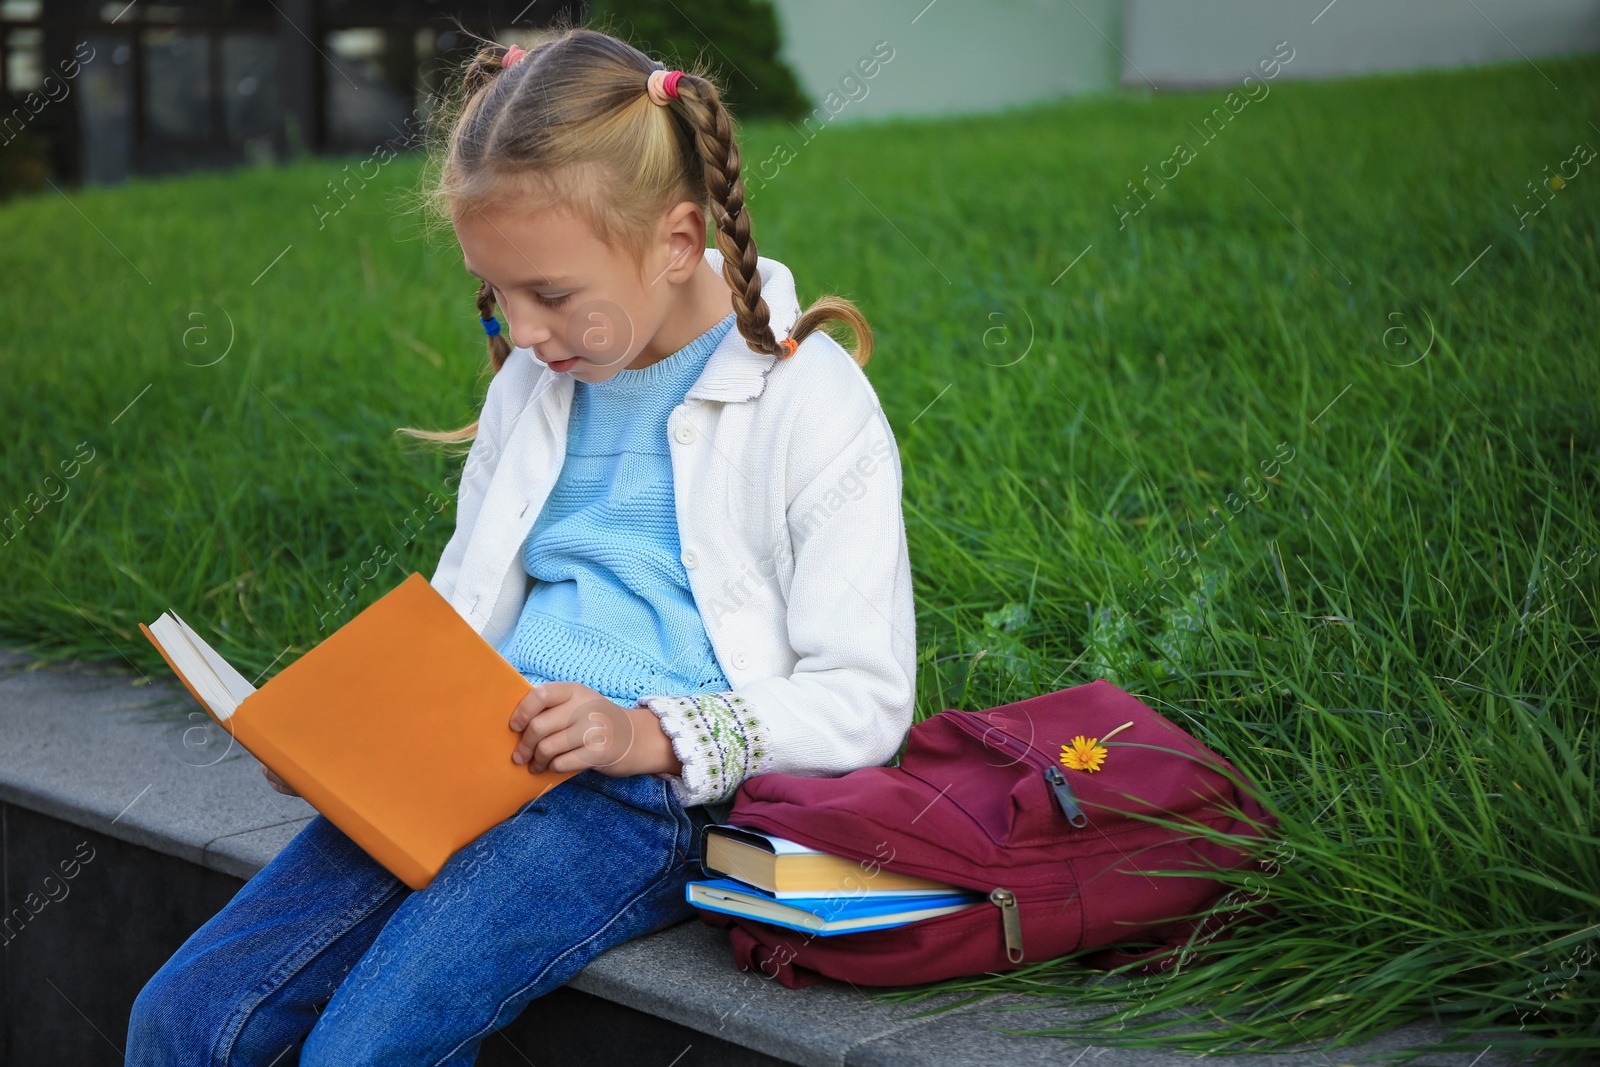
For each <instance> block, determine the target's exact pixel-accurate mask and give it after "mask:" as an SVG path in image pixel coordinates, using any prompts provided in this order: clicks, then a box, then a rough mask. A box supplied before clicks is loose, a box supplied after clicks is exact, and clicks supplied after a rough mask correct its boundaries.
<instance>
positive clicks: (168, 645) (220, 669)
mask: <svg viewBox="0 0 1600 1067" xmlns="http://www.w3.org/2000/svg"><path fill="white" fill-rule="evenodd" d="M150 633H151V634H152V635H153V636H154V637H155V638H156V640H158V641H160V642H161V647H162V649H163V650H164V651H165V652H166V653H167V655H168V656H169V657H171V659H172V661H173V663H174V665H176V666H177V667H178V669H179V670H181V671H182V672H183V676H184V677H185V678H186V679H188V681H189V684H190V685H192V686H193V687H194V688H195V690H196V692H197V693H198V694H199V695H200V697H201V698H202V699H203V700H204V702H205V704H206V707H207V708H209V709H210V710H211V714H212V715H214V716H216V718H217V719H218V720H226V719H227V718H228V717H229V716H231V715H232V714H233V713H234V711H235V710H237V708H238V707H239V705H240V704H241V703H242V702H243V701H244V698H245V697H247V696H249V695H250V694H251V693H253V692H255V687H254V686H252V685H251V684H250V683H249V682H247V681H246V680H245V679H244V676H243V675H241V674H240V673H239V672H238V671H236V670H234V669H233V665H232V664H230V663H229V662H228V661H227V660H225V659H223V658H222V657H221V656H220V655H218V654H217V652H216V650H215V649H213V648H212V647H211V646H210V645H209V644H207V643H206V641H205V639H204V638H203V637H201V636H200V635H199V634H197V633H195V632H194V630H193V629H191V628H190V627H189V625H188V624H187V623H185V622H184V621H183V620H182V619H180V618H178V617H177V616H176V615H174V614H172V613H171V612H165V611H164V612H162V613H161V617H160V618H158V619H157V620H156V621H155V622H153V623H151V624H150Z"/></svg>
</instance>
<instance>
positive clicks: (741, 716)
mask: <svg viewBox="0 0 1600 1067" xmlns="http://www.w3.org/2000/svg"><path fill="white" fill-rule="evenodd" d="M639 703H640V704H644V705H646V706H648V707H649V708H650V710H651V711H652V712H654V713H655V714H656V717H657V718H659V719H660V720H661V729H662V731H663V732H664V733H665V734H666V735H667V737H668V738H670V739H671V741H672V749H673V752H674V754H675V755H676V756H677V757H678V761H679V762H680V763H682V764H683V773H682V774H681V775H677V776H674V775H667V774H662V775H658V777H664V778H666V779H667V780H668V781H669V782H670V783H671V786H672V790H673V792H674V793H676V794H677V797H678V802H679V803H680V804H682V805H683V806H684V807H690V806H692V805H695V804H712V803H716V802H717V801H721V800H726V799H727V798H728V797H731V796H732V795H733V793H734V791H735V790H737V789H738V788H739V784H740V783H741V782H743V781H744V780H745V779H746V778H753V777H754V776H756V775H758V774H764V773H766V771H767V769H768V767H769V765H770V763H769V759H768V750H769V743H768V739H767V734H766V728H765V727H764V726H763V724H762V723H761V720H760V719H759V718H757V716H756V713H755V709H754V708H752V707H751V706H750V705H749V704H747V703H746V702H745V699H744V698H743V697H739V696H734V695H733V694H732V693H728V692H724V693H702V694H696V695H692V696H675V697H666V696H649V697H640V698H639Z"/></svg>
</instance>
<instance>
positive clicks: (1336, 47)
mask: <svg viewBox="0 0 1600 1067" xmlns="http://www.w3.org/2000/svg"><path fill="white" fill-rule="evenodd" d="M1067 10H1068V11H1071V7H1070V6H1068V7H1067ZM1313 20H1314V21H1313ZM1123 34H1124V37H1123V40H1124V41H1125V42H1126V43H1125V44H1124V45H1123V50H1124V51H1125V52H1126V53H1127V59H1126V61H1124V62H1123V64H1122V82H1123V84H1124V85H1130V86H1136V85H1145V84H1146V83H1147V81H1148V82H1150V83H1153V84H1155V85H1157V86H1162V87H1168V86H1172V87H1178V86H1185V85H1220V84H1228V83H1237V82H1239V81H1241V80H1243V78H1244V75H1245V74H1246V73H1247V72H1248V71H1249V69H1250V68H1251V67H1253V66H1254V65H1255V63H1256V61H1257V60H1258V59H1260V58H1262V57H1264V56H1268V55H1270V54H1271V53H1272V50H1273V45H1275V44H1276V43H1277V42H1279V41H1288V42H1289V45H1290V47H1291V48H1293V50H1294V59H1293V61H1292V62H1290V63H1289V64H1288V65H1286V66H1284V67H1283V68H1282V76H1284V77H1289V78H1326V77H1334V76H1340V75H1355V74H1363V73H1368V72H1373V71H1386V70H1413V69H1417V68H1421V67H1448V66H1456V65H1458V64H1470V63H1488V62H1496V61H1500V60H1514V61H1518V62H1521V61H1523V57H1524V56H1526V57H1527V58H1528V60H1531V61H1533V62H1534V63H1535V64H1537V61H1538V58H1539V57H1540V56H1549V55H1555V54H1558V53H1562V52H1577V51H1591V50H1594V49H1597V48H1600V0H1334V3H1333V4H1332V6H1329V3H1328V0H1203V2H1201V0H1125V3H1124V6H1123ZM1519 50H1520V52H1519ZM1558 88H1559V86H1558Z"/></svg>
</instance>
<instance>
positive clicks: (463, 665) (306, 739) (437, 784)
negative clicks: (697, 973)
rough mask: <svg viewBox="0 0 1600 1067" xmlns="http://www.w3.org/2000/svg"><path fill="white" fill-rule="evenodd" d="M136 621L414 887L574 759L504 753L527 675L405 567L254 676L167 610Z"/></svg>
mask: <svg viewBox="0 0 1600 1067" xmlns="http://www.w3.org/2000/svg"><path fill="white" fill-rule="evenodd" d="M139 629H141V630H143V631H144V635H145V636H146V637H148V638H149V639H150V642H151V644H153V645H155V646H156V648H157V649H158V650H159V651H160V652H161V655H162V656H163V657H164V658H165V659H166V661H167V665H168V666H170V667H171V668H172V671H173V673H174V674H176V675H177V676H178V678H179V680H181V681H182V682H183V684H184V686H185V687H186V688H187V689H188V690H189V693H190V694H191V695H192V696H193V697H194V698H195V700H196V701H197V702H199V704H200V706H201V707H203V708H205V709H206V711H207V712H208V713H210V715H211V717H212V718H213V719H215V720H216V721H217V722H218V723H219V724H221V725H222V727H223V728H224V729H226V730H227V731H228V732H229V734H231V735H232V736H233V738H234V739H235V740H237V741H238V742H239V743H240V744H241V745H243V746H244V748H245V749H246V750H247V751H249V752H250V753H251V755H253V756H255V757H256V758H257V759H258V760H260V761H261V762H262V763H263V764H265V765H266V766H267V767H268V768H270V769H271V770H272V772H273V773H274V774H276V775H278V777H280V778H282V779H283V780H284V781H285V782H288V783H289V785H290V786H291V787H293V788H294V790H295V791H296V792H297V793H299V794H300V795H301V796H302V797H304V798H305V799H306V801H307V802H308V803H309V804H310V805H311V806H312V807H314V808H316V809H317V811H319V812H321V813H322V814H323V815H325V816H327V817H328V819H329V820H330V821H331V822H332V823H333V824H334V825H335V826H337V827H339V829H341V830H343V831H344V832H345V834H346V835H348V836H349V837H350V839H351V840H352V841H354V842H356V844H358V845H360V846H361V847H362V848H363V849H365V850H366V852H367V854H368V855H369V856H371V857H372V858H373V859H375V860H377V861H378V862H379V863H381V864H383V865H384V867H386V868H388V870H389V871H390V872H392V873H393V874H394V875H395V877H397V878H399V879H400V880H401V881H403V882H404V883H405V884H406V885H408V886H410V887H411V888H412V889H423V888H425V887H426V886H427V885H428V883H429V882H431V881H432V880H433V876H434V875H435V874H437V873H438V872H439V868H440V867H442V866H444V863H445V861H446V860H447V859H449V858H450V856H451V855H452V854H453V853H455V852H456V850H457V849H460V848H461V847H462V846H464V845H467V844H469V843H471V842H472V841H474V840H475V839H477V838H478V837H479V836H481V835H482V834H483V833H484V832H485V831H486V830H488V829H490V828H491V827H493V826H494V825H495V824H497V823H499V822H501V821H503V820H505V819H507V818H509V817H511V816H512V815H513V814H515V813H516V812H517V810H518V809H519V808H521V807H522V805H523V804H525V803H527V802H528V801H529V800H533V799H536V798H537V797H540V796H542V795H543V794H544V793H545V792H547V791H548V790H550V789H552V788H554V787H555V786H557V785H559V784H561V783H562V782H564V781H566V780H567V779H568V778H570V777H572V776H573V775H574V774H577V773H579V772H577V771H563V772H556V771H546V772H544V773H542V774H534V773H532V772H530V771H529V770H528V767H527V765H526V764H522V765H518V764H515V763H512V762H511V750H512V749H513V748H514V747H515V746H516V743H517V740H518V735H517V734H515V733H513V732H512V731H511V729H510V728H509V727H508V725H507V723H508V722H509V721H510V719H511V713H512V712H513V711H515V710H516V707H517V705H518V704H519V703H520V702H521V700H522V698H523V697H524V696H525V695H527V693H528V690H529V689H531V688H532V685H531V683H529V681H528V680H527V679H526V678H524V677H523V676H522V675H521V674H519V673H518V672H517V670H516V668H515V667H513V666H511V664H509V663H507V662H506V660H505V658H504V657H503V656H501V655H500V653H499V652H497V651H496V650H495V649H494V648H493V647H492V646H491V645H490V644H489V643H488V642H487V641H485V640H484V639H483V638H482V637H481V636H480V635H479V634H478V633H477V632H476V631H475V630H473V629H472V627H471V626H469V625H468V624H467V621H466V620H465V619H463V618H462V617H461V616H460V615H459V614H457V613H456V610H455V609H454V608H452V607H451V606H450V604H449V602H448V601H446V600H445V599H444V597H442V596H440V595H439V591H438V590H436V589H434V588H433V586H432V585H431V584H429V583H428V581H427V579H425V578H423V576H422V575H420V574H416V573H413V574H411V575H410V576H409V577H407V578H406V579H405V580H404V581H402V582H401V583H400V584H399V585H397V586H395V588H394V589H392V590H390V591H389V592H388V593H386V594H384V595H383V596H382V597H380V598H379V599H378V600H377V601H375V602H374V603H373V604H371V605H369V606H368V607H367V608H366V609H364V610H363V611H362V612H361V613H360V614H358V615H356V617H355V618H353V619H351V620H350V621H349V622H347V623H345V624H344V625H343V626H341V627H340V628H339V629H338V630H337V631H335V632H334V633H333V634H331V635H329V636H328V637H327V638H326V639H325V640H323V642H322V643H321V644H319V645H317V646H316V647H315V648H313V649H312V650H311V651H309V652H307V653H306V654H305V655H303V656H301V657H300V658H299V659H298V660H296V661H295V662H293V663H291V664H290V665H289V666H287V667H285V668H284V669H283V670H282V671H280V672H279V673H278V674H277V675H275V676H274V677H273V678H271V679H270V680H269V681H268V682H267V684H265V685H263V686H262V687H261V688H260V689H256V688H255V687H253V686H251V685H250V683H249V682H247V681H245V679H244V677H243V676H242V675H240V674H239V672H238V671H236V670H234V669H233V667H232V666H230V665H229V664H228V662H227V661H226V660H224V659H223V658H222V657H221V656H220V655H218V654H217V653H216V651H215V650H214V649H212V648H211V646H210V645H208V644H206V642H205V641H203V640H202V639H201V638H200V635H199V634H196V633H195V632H194V631H193V630H192V629H191V628H190V627H189V626H188V624H186V623H185V622H184V621H183V620H182V619H180V618H178V617H177V616H176V615H175V614H173V613H170V612H163V613H162V615H161V617H160V618H159V619H157V620H156V621H155V622H153V623H151V624H150V625H149V626H146V625H144V624H143V623H140V624H139Z"/></svg>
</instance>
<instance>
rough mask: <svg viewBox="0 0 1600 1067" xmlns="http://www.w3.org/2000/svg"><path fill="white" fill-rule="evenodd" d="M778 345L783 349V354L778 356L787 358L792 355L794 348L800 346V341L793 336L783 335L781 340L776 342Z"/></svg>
mask: <svg viewBox="0 0 1600 1067" xmlns="http://www.w3.org/2000/svg"><path fill="white" fill-rule="evenodd" d="M778 347H779V348H781V349H783V354H782V355H780V356H779V357H778V358H779V359H788V358H789V357H790V356H792V355H794V352H795V349H797V348H799V347H800V342H799V341H796V340H795V339H794V338H793V337H785V338H784V339H783V340H781V341H779V342H778Z"/></svg>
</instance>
